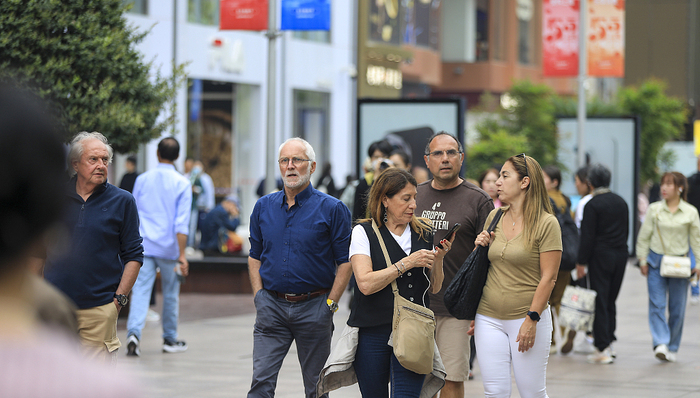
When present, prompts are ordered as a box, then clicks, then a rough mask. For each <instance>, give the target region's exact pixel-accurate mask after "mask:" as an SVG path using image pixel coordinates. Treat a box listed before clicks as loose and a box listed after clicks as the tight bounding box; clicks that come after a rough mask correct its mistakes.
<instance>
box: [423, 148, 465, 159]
mask: <svg viewBox="0 0 700 398" xmlns="http://www.w3.org/2000/svg"><path fill="white" fill-rule="evenodd" d="M460 153H462V152H460V151H458V150H456V149H449V150H447V151H432V152H430V153H428V156H433V157H436V158H438V159H440V158H442V156H443V155H445V154H447V157H448V158H451V159H454V158H455V157H456V156H457V155H459V154H460Z"/></svg>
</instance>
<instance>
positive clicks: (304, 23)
mask: <svg viewBox="0 0 700 398" xmlns="http://www.w3.org/2000/svg"><path fill="white" fill-rule="evenodd" d="M330 29H331V2H330V0H282V26H281V30H330Z"/></svg>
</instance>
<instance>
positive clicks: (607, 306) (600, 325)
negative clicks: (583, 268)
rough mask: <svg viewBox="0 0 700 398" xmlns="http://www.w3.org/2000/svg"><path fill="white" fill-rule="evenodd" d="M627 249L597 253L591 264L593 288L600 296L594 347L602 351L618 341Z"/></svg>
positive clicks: (595, 323)
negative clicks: (621, 289) (617, 333)
mask: <svg viewBox="0 0 700 398" xmlns="http://www.w3.org/2000/svg"><path fill="white" fill-rule="evenodd" d="M627 256H628V254H627V250H624V251H620V250H616V251H613V250H606V251H601V252H597V253H595V254H594V255H593V257H591V261H590V263H589V264H588V273H589V275H590V279H591V289H593V290H595V291H596V293H597V294H598V295H597V296H596V299H595V320H594V321H593V338H594V339H595V340H594V345H595V346H596V348H598V350H600V351H602V350H604V349H606V348H607V347H608V346H609V345H610V343H612V342H613V341H614V340H615V328H616V327H617V321H616V318H617V307H616V305H615V301H616V300H617V295H618V294H619V293H620V287H621V286H622V278H623V277H624V276H625V266H626V265H627Z"/></svg>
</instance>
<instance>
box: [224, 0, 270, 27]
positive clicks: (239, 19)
mask: <svg viewBox="0 0 700 398" xmlns="http://www.w3.org/2000/svg"><path fill="white" fill-rule="evenodd" d="M267 11H268V4H267V0H220V1H219V29H220V30H267Z"/></svg>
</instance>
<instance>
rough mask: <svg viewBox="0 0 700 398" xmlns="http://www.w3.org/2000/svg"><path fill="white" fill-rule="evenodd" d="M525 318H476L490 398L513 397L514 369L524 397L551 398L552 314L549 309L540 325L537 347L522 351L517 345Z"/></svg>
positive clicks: (477, 335) (479, 351)
mask: <svg viewBox="0 0 700 398" xmlns="http://www.w3.org/2000/svg"><path fill="white" fill-rule="evenodd" d="M523 321H524V318H521V319H514V320H509V321H504V320H500V319H495V318H491V317H488V316H484V315H480V314H477V315H476V319H475V323H474V327H475V329H474V336H475V337H476V352H478V356H479V368H480V369H481V377H482V380H483V382H484V392H485V394H486V397H494V398H507V397H510V394H511V377H510V367H511V365H513V374H514V375H515V383H516V384H517V386H518V391H519V392H520V396H521V397H522V398H547V397H548V396H547V385H546V379H547V361H548V360H549V347H550V345H551V344H552V313H551V312H550V309H549V307H547V309H546V310H545V311H544V313H543V314H542V316H541V319H540V321H539V322H537V333H536V334H535V344H534V346H533V347H532V348H530V349H529V350H527V351H526V352H518V345H519V343H516V342H515V339H516V338H517V337H518V332H519V331H520V326H522V324H523Z"/></svg>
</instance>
